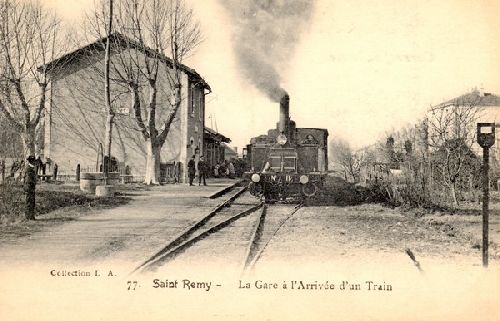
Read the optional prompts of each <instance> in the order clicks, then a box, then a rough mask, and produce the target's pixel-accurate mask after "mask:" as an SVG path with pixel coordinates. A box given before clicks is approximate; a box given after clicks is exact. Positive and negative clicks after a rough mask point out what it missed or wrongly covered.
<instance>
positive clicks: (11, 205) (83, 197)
mask: <svg viewBox="0 0 500 321" xmlns="http://www.w3.org/2000/svg"><path fill="white" fill-rule="evenodd" d="M0 192H1V194H0V226H6V225H12V224H19V223H22V222H24V209H25V204H24V198H25V196H24V191H23V187H22V185H20V184H2V185H0ZM129 200H130V198H128V197H124V196H122V195H120V194H119V193H118V196H117V197H111V198H98V197H96V196H95V195H91V194H87V193H84V192H82V191H80V189H79V187H78V186H77V185H71V184H56V183H50V184H49V183H39V184H38V185H37V187H36V206H35V210H36V219H37V220H39V219H49V218H50V217H51V215H48V214H50V213H52V212H54V211H57V210H59V209H65V211H62V212H60V213H58V215H59V219H61V217H63V216H65V215H66V217H67V219H70V218H69V217H68V215H70V213H72V214H71V215H70V216H78V215H80V214H82V213H84V212H86V211H87V210H88V209H94V208H107V207H115V206H119V205H122V204H126V203H127V202H128V201H129ZM52 216H54V215H52Z"/></svg>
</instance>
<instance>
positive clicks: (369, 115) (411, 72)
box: [43, 0, 500, 151]
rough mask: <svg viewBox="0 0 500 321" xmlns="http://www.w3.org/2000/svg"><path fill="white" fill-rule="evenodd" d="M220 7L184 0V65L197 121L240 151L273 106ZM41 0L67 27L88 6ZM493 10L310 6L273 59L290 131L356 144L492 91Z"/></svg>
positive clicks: (88, 2)
mask: <svg viewBox="0 0 500 321" xmlns="http://www.w3.org/2000/svg"><path fill="white" fill-rule="evenodd" d="M220 1H224V0H187V2H188V3H189V4H190V6H191V7H192V8H193V10H194V12H195V15H196V17H197V18H198V19H199V21H200V24H201V27H202V31H203V35H204V42H203V43H202V44H201V45H200V46H199V47H198V49H197V50H196V52H195V53H194V55H193V56H192V57H190V58H189V60H187V61H186V62H185V63H186V64H187V65H189V66H190V67H192V68H194V69H196V70H197V71H198V72H199V73H200V74H201V75H202V76H203V77H204V78H205V80H206V81H207V82H208V83H209V84H210V86H211V88H212V93H211V94H210V95H208V96H207V105H206V114H207V115H206V116H207V118H206V125H207V126H209V127H211V126H213V127H215V123H216V124H217V128H216V129H217V130H218V131H219V132H220V133H222V134H224V135H225V136H227V137H229V138H231V140H232V143H231V144H230V145H232V146H237V147H238V148H239V151H241V148H242V147H244V146H245V145H246V144H247V143H248V142H249V140H250V138H251V137H255V136H258V135H261V134H265V133H266V132H267V130H268V129H270V128H274V127H275V126H276V122H277V121H278V112H279V105H278V104H277V103H274V102H271V101H270V100H269V98H267V97H266V95H264V94H263V93H261V92H260V91H258V89H256V88H255V86H253V85H252V83H251V82H250V81H249V80H248V79H246V78H245V76H244V73H243V72H242V69H241V67H240V66H239V65H238V63H237V61H236V59H235V53H234V51H233V44H232V39H233V34H234V32H235V28H233V27H234V26H233V25H232V20H231V17H230V15H229V12H228V11H226V9H225V8H224V7H223V6H221V5H220ZM228 1H229V0H228ZM276 1H278V0H276ZM280 1H281V0H280ZM43 2H44V3H46V4H47V5H48V6H49V7H54V8H56V10H57V11H58V13H59V14H60V15H61V16H62V17H63V19H64V20H65V21H66V22H68V23H70V24H73V25H74V24H75V22H77V21H78V20H79V19H81V17H82V13H83V12H84V11H85V10H89V9H91V8H92V7H93V5H94V0H44V1H43ZM498 12H500V1H496V0H475V1H474V0H440V1H433V0H385V1H375V0H373V1H372V0H349V1H347V0H344V1H339V0H317V1H315V5H314V11H313V14H312V18H311V20H310V22H309V23H308V24H307V26H306V27H305V30H304V31H303V32H302V33H301V35H300V39H299V42H298V43H297V45H296V47H295V48H294V49H293V50H290V53H289V59H287V61H285V62H280V65H282V66H285V67H284V68H282V70H280V72H281V77H282V79H283V83H282V84H281V85H282V87H283V88H285V89H286V90H287V91H288V93H289V94H290V116H291V118H292V119H293V120H294V121H295V122H296V124H297V127H319V128H327V129H328V131H329V133H330V139H333V138H335V137H340V138H342V139H345V140H347V141H348V142H349V143H350V144H351V145H352V146H353V147H354V148H361V147H363V146H366V145H370V144H373V143H375V142H376V141H377V140H378V139H381V138H383V137H385V135H386V133H387V132H389V131H391V130H394V129H399V128H402V127H404V126H407V125H409V124H412V123H414V122H415V120H416V119H417V118H419V117H421V116H422V115H423V113H424V112H425V110H426V109H427V108H429V107H430V106H432V105H436V104H439V103H441V102H443V101H445V100H449V99H452V98H455V97H457V96H459V95H462V94H464V93H466V92H470V91H471V90H472V88H475V87H477V88H484V91H485V92H492V93H494V94H499V95H500V74H499V71H500V54H499V53H500V30H499V29H500V28H499V25H498V22H497V19H498V17H497V13H498ZM210 115H212V117H211V118H209V116H210Z"/></svg>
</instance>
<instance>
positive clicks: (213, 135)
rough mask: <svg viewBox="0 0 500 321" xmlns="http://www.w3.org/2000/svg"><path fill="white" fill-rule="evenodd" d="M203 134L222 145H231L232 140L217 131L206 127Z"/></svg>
mask: <svg viewBox="0 0 500 321" xmlns="http://www.w3.org/2000/svg"><path fill="white" fill-rule="evenodd" d="M203 134H204V135H206V136H208V137H209V138H212V139H213V140H216V141H219V142H222V143H230V142H231V139H230V138H227V137H226V136H224V135H222V134H220V133H218V132H216V131H215V130H213V129H211V128H208V127H205V129H204V131H203Z"/></svg>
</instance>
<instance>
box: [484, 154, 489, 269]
mask: <svg viewBox="0 0 500 321" xmlns="http://www.w3.org/2000/svg"><path fill="white" fill-rule="evenodd" d="M489 159H490V148H489V147H483V266H484V267H488V231H489V226H488V216H489V209H488V207H489V202H490V178H489V175H488V172H489V169H490V160H489Z"/></svg>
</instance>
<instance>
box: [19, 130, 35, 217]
mask: <svg viewBox="0 0 500 321" xmlns="http://www.w3.org/2000/svg"><path fill="white" fill-rule="evenodd" d="M22 138H23V145H24V173H23V174H24V175H22V176H24V193H25V197H26V198H25V202H26V203H25V206H26V207H25V213H24V215H25V218H26V219H27V220H34V219H35V195H36V175H37V173H36V169H35V168H34V165H33V164H30V162H29V161H28V157H30V156H31V161H32V162H34V160H35V128H34V127H32V126H30V125H26V127H25V132H24V133H23V134H22Z"/></svg>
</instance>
